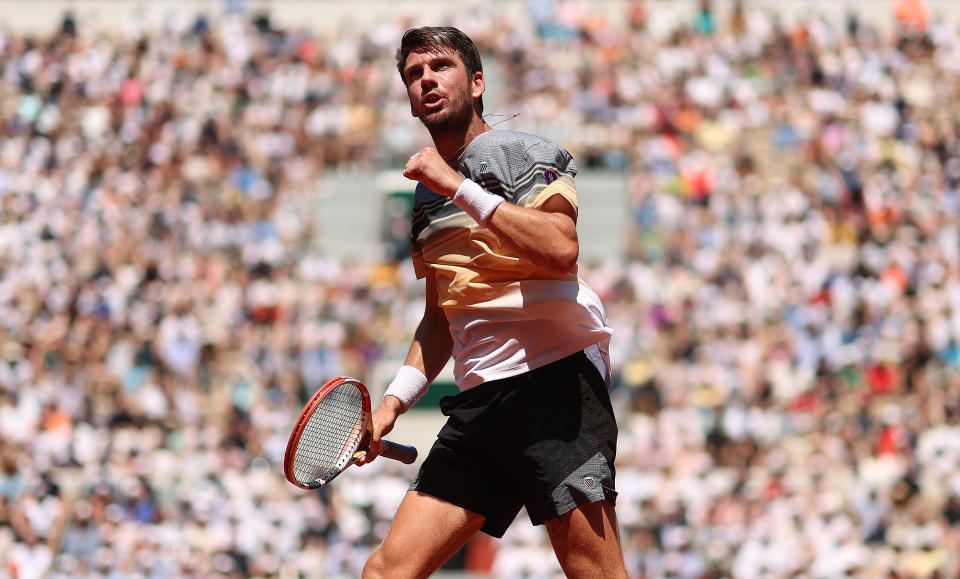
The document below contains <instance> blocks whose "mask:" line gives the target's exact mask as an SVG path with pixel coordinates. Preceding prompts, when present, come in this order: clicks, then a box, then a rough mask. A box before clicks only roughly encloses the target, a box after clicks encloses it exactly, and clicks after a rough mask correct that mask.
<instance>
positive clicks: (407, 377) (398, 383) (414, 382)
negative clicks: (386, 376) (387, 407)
mask: <svg viewBox="0 0 960 579" xmlns="http://www.w3.org/2000/svg"><path fill="white" fill-rule="evenodd" d="M427 384H428V380H427V377H426V376H424V375H423V372H421V371H420V370H418V369H416V368H414V367H413V366H407V365H403V366H400V369H399V370H397V375H396V376H395V377H394V379H393V382H391V383H390V385H389V386H387V391H386V392H384V394H383V396H384V398H386V397H387V396H393V397H394V398H396V399H397V400H399V401H400V404H402V405H403V411H404V412H406V411H407V410H409V409H410V407H411V406H413V405H414V404H415V403H416V402H417V400H420V397H421V396H423V395H424V394H425V393H426V391H427Z"/></svg>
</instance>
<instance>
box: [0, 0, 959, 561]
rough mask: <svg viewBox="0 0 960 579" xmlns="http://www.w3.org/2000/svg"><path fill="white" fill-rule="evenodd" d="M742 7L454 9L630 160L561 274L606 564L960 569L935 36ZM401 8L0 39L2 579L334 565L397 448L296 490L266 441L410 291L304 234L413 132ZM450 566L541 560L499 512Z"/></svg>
mask: <svg viewBox="0 0 960 579" xmlns="http://www.w3.org/2000/svg"><path fill="white" fill-rule="evenodd" d="M732 4H733V7H732V8H731V9H730V10H728V11H726V12H725V13H724V15H723V18H721V17H720V15H719V14H718V13H717V12H715V11H714V9H713V7H712V4H711V3H710V2H708V1H704V2H702V3H701V4H700V7H699V9H698V10H696V11H695V14H694V18H692V19H689V20H687V21H682V22H676V23H673V24H671V25H670V26H664V25H663V21H661V20H657V19H656V18H654V16H655V15H656V14H655V12H656V10H657V6H656V3H646V2H625V3H623V4H622V8H623V13H622V14H617V15H614V16H610V15H609V14H606V15H601V14H598V13H594V12H591V11H590V10H589V6H590V5H589V4H587V3H574V2H551V1H549V0H531V1H530V2H528V5H527V8H528V9H529V14H530V23H531V25H530V26H526V25H521V23H519V22H516V21H511V20H509V19H507V18H504V17H502V16H500V15H498V14H497V13H496V12H494V11H484V10H481V9H478V10H475V11H470V12H467V11H465V12H464V13H463V14H462V15H460V16H455V17H453V18H452V21H451V22H450V23H451V24H454V25H456V26H458V27H460V28H462V29H463V30H465V31H466V32H468V33H469V34H471V36H473V37H474V38H475V39H476V40H477V41H478V43H479V44H480V45H481V46H482V48H483V50H484V53H485V54H486V57H485V58H486V59H487V60H486V62H487V63H489V64H488V66H492V67H496V68H498V69H499V70H500V71H501V73H502V74H501V78H503V79H505V80H509V83H510V84H509V85H508V86H505V87H501V90H502V98H503V107H504V109H503V111H493V112H495V113H499V112H503V113H509V114H513V113H515V112H519V113H521V114H520V116H519V117H517V118H516V119H515V120H511V122H510V124H508V125H504V126H509V127H510V128H513V129H519V130H529V131H533V132H537V133H540V134H543V135H545V136H548V137H550V138H552V139H554V140H556V141H558V142H559V143H561V144H563V145H565V146H566V147H568V148H569V149H570V150H571V151H572V152H573V153H574V155H575V157H576V158H577V160H578V163H579V164H580V165H581V167H585V168H591V167H601V168H605V169H611V170H620V171H624V172H625V173H626V175H627V176H628V179H629V183H630V187H629V196H628V199H627V203H628V207H627V210H628V211H630V213H631V216H632V218H633V219H632V224H633V227H632V229H631V232H630V235H631V237H630V243H629V252H628V255H623V256H619V255H612V256H610V259H609V260H606V261H598V262H596V263H584V264H582V269H581V275H582V276H583V277H584V278H585V279H587V281H588V282H589V283H590V284H591V285H592V286H593V287H594V288H595V289H597V291H598V292H599V293H600V294H601V297H602V298H603V299H604V302H605V304H606V306H607V310H608V314H609V317H610V320H611V325H613V326H614V329H615V331H616V333H615V336H614V340H613V348H614V351H613V357H614V364H615V371H616V372H615V374H616V376H615V385H614V390H613V396H614V399H615V404H616V405H617V407H618V410H619V420H620V423H621V437H620V452H619V455H618V463H619V466H618V481H617V482H618V485H617V486H618V490H619V492H620V495H619V499H618V512H619V516H620V522H621V531H622V536H623V541H624V550H625V554H626V558H627V563H628V568H629V570H630V572H631V574H632V575H633V576H634V577H637V578H645V579H646V578H655V577H682V578H714V579H717V578H720V577H736V578H747V579H749V578H752V577H797V578H799V577H808V578H831V577H842V576H861V577H880V576H884V577H897V578H913V577H918V578H927V577H929V578H933V577H940V578H947V577H957V576H960V556H958V553H960V371H958V369H960V221H958V217H957V215H958V210H960V192H958V189H960V108H958V104H957V103H960V27H958V23H956V22H950V21H948V20H944V19H937V18H935V15H933V14H930V11H929V10H928V9H927V8H926V7H925V4H924V3H923V2H921V1H919V0H902V1H901V0H898V1H897V2H895V3H893V10H891V9H890V5H889V4H886V3H884V8H883V9H884V10H887V11H888V12H889V14H890V19H891V21H892V22H893V25H892V26H891V27H890V29H889V30H887V29H878V28H875V27H873V26H871V25H868V24H866V23H865V22H862V21H861V20H860V19H858V17H857V16H856V15H855V14H851V15H850V16H849V17H848V18H847V19H846V20H845V21H843V22H835V21H828V20H826V19H824V18H822V17H819V16H817V15H815V14H812V15H808V16H805V17H803V18H800V19H798V20H796V21H791V22H785V21H783V19H781V18H780V17H779V15H778V14H777V13H776V12H775V11H772V10H771V7H770V5H768V4H764V7H763V8H752V7H749V6H744V5H743V4H742V3H740V2H733V3H732ZM411 24H412V22H410V21H406V20H398V21H389V20H388V21H384V22H381V23H379V24H377V25H375V26H372V27H370V28H368V29H359V30H358V29H354V28H350V27H346V28H341V29H339V30H337V31H336V32H330V33H319V32H306V31H300V30H296V29H280V28H278V27H277V26H276V25H275V24H272V23H271V21H270V19H269V18H268V17H266V16H259V17H254V18H251V17H250V15H247V14H234V15H232V16H228V17H224V18H222V19H217V20H208V19H204V18H199V19H197V20H196V21H193V22H191V23H189V25H187V26H183V27H177V26H173V25H167V26H163V27H159V28H157V29H150V30H146V29H144V30H138V29H135V28H131V29H130V30H127V31H125V32H123V33H107V32H105V31H98V30H96V29H95V28H94V27H93V26H92V25H90V26H88V25H87V24H86V23H82V22H77V21H76V20H74V19H72V18H69V17H68V18H65V19H64V22H63V25H62V27H61V29H60V31H59V32H58V33H56V34H52V35H48V36H42V37H41V36H29V35H24V34H21V33H18V32H15V31H11V30H0V135H2V139H0V563H2V565H0V577H16V578H18V579H26V578H33V577H44V576H51V577H74V576H82V577H111V578H113V577H133V576H137V577H151V578H166V577H275V576H279V577H355V576H358V575H359V571H360V568H361V567H362V564H363V562H364V560H365V558H366V555H367V554H368V553H369V551H370V550H371V549H372V548H373V546H375V545H376V543H377V542H378V541H379V539H380V538H381V537H382V536H383V535H384V533H385V529H386V527H387V525H388V524H389V521H390V519H391V518H392V515H393V513H394V511H395V508H396V505H397V504H398V503H399V501H400V499H401V497H402V495H403V493H404V491H405V489H406V486H407V483H408V482H409V480H410V478H411V477H412V475H413V472H412V471H411V470H410V469H409V468H407V467H402V466H399V465H397V464H391V463H390V461H386V460H379V461H376V462H375V463H373V464H372V465H369V466H367V467H364V468H362V469H353V470H352V471H351V472H349V473H347V474H345V475H344V477H348V476H349V481H350V482H349V484H339V485H338V484H334V485H332V486H331V487H330V488H329V489H325V490H323V491H319V492H316V491H315V492H302V491H298V490H296V489H294V488H293V487H292V486H291V485H289V484H288V483H287V482H286V481H285V480H284V479H283V476H282V473H281V469H282V456H283V451H284V447H285V444H286V438H287V434H288V433H289V429H290V427H291V425H292V423H293V421H294V419H295V418H296V415H297V413H298V412H299V409H300V407H301V405H302V403H303V402H304V401H305V399H306V398H307V397H308V396H309V395H310V394H311V393H312V392H313V391H315V390H316V388H317V387H318V386H319V385H320V384H322V383H323V382H324V381H325V380H326V379H327V378H329V377H332V376H336V375H343V374H346V375H352V376H357V377H361V378H365V377H368V376H370V375H371V374H372V373H373V368H374V367H375V366H376V365H377V364H379V363H383V362H390V361H392V360H396V361H398V362H399V360H400V359H401V358H400V357H401V356H402V353H403V350H404V349H405V347H406V344H407V343H408V340H409V337H410V335H411V332H412V330H413V327H414V325H415V323H416V321H417V320H418V319H419V316H420V313H421V312H422V294H423V288H422V285H421V284H420V283H419V282H417V281H416V280H415V279H414V275H413V272H412V271H411V268H410V266H409V264H408V263H406V262H405V261H400V262H398V263H390V262H384V263H357V262H351V261H341V260H337V259H334V258H331V257H329V256H326V255H325V254H324V253H323V251H322V248H319V247H318V246H317V244H316V224H315V221H314V219H313V215H314V211H315V208H314V206H313V204H312V199H313V196H314V195H315V194H316V190H317V189H318V187H321V184H322V182H323V179H324V175H325V173H326V172H328V171H330V170H352V171H369V170H373V169H378V168H384V167H390V166H396V164H397V162H399V161H401V160H402V159H404V158H406V156H408V155H409V153H410V151H411V150H415V148H416V147H418V146H420V145H421V144H422V143H423V142H424V138H425V135H424V134H423V132H422V131H419V130H418V129H417V127H416V125H415V124H412V123H411V122H410V119H409V112H408V110H409V109H408V105H407V103H406V100H405V94H404V92H403V88H402V86H401V84H400V82H399V78H398V76H397V74H396V71H395V69H394V65H393V61H392V53H393V50H394V48H395V45H396V43H397V41H398V38H399V37H400V35H401V34H402V31H403V30H404V29H405V28H406V27H408V26H409V25H411ZM496 120H497V119H493V120H491V123H492V122H496ZM581 195H582V196H583V204H584V206H585V207H589V203H590V202H589V191H581ZM451 567H461V568H466V569H468V570H470V571H473V572H483V573H492V574H494V575H496V576H502V577H520V576H529V577H554V576H558V574H559V568H558V567H557V565H556V562H555V560H554V558H553V555H552V553H551V551H550V548H549V545H548V543H547V541H546V536H545V534H544V533H543V532H542V528H533V527H531V526H530V525H529V523H528V521H527V520H526V519H525V517H524V516H521V517H519V518H518V522H517V524H515V525H514V526H513V527H511V529H510V530H509V531H508V533H507V535H506V536H505V537H504V539H503V540H502V541H499V542H496V543H491V542H490V541H487V540H485V539H483V538H479V539H477V540H476V541H474V542H472V543H471V544H469V545H468V547H467V549H465V551H464V552H463V553H461V554H459V555H458V557H457V558H456V560H455V561H453V562H452V563H451Z"/></svg>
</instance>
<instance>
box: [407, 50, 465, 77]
mask: <svg viewBox="0 0 960 579" xmlns="http://www.w3.org/2000/svg"><path fill="white" fill-rule="evenodd" d="M410 54H414V53H413V52H411V53H410ZM417 54H428V55H430V59H429V60H428V61H427V62H428V63H434V62H436V61H438V60H446V61H448V62H453V60H454V59H453V54H451V53H450V52H449V51H447V50H445V51H443V52H435V51H424V52H419V53H417ZM418 68H423V65H422V64H411V65H409V66H405V67H404V68H403V78H404V79H406V78H407V73H409V72H410V71H412V70H416V69H418Z"/></svg>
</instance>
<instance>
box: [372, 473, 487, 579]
mask: <svg viewBox="0 0 960 579" xmlns="http://www.w3.org/2000/svg"><path fill="white" fill-rule="evenodd" d="M485 520H486V519H485V518H484V517H483V516H482V515H478V514H476V513H474V512H471V511H468V510H466V509H464V508H463V507H458V506H457V505H454V504H453V503H448V502H447V501H444V500H442V499H438V498H436V497H433V496H430V495H427V494H424V493H420V492H417V491H408V492H407V494H406V495H405V496H404V497H403V502H401V503H400V508H399V509H398V510H397V515H396V517H394V519H393V524H392V525H391V526H390V530H389V531H388V532H387V536H386V538H385V539H384V540H383V543H381V544H380V546H379V547H378V548H377V550H376V551H374V552H373V554H372V555H370V559H368V560H367V564H366V566H364V568H363V577H364V578H365V579H373V578H375V577H391V578H394V577H395V578H407V577H410V578H413V577H429V576H430V574H432V573H433V572H434V571H436V570H437V569H439V568H440V565H442V564H443V563H444V562H445V561H446V560H447V559H449V558H450V557H451V556H452V555H453V554H454V553H456V552H457V550H459V549H460V547H462V546H463V545H464V544H466V542H467V541H468V540H469V539H470V537H472V536H473V535H474V534H476V532H477V531H479V530H480V528H481V527H482V526H483V523H484V521H485Z"/></svg>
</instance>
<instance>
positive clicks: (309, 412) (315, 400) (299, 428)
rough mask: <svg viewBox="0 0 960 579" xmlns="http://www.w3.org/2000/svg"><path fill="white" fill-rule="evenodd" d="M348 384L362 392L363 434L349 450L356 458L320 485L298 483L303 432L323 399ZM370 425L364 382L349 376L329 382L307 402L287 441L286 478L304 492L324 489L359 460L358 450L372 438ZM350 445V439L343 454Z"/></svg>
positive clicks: (284, 470)
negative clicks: (297, 465)
mask: <svg viewBox="0 0 960 579" xmlns="http://www.w3.org/2000/svg"><path fill="white" fill-rule="evenodd" d="M347 382H350V383H353V384H355V385H356V386H357V388H358V389H359V390H360V396H361V402H360V405H361V411H362V419H361V422H360V425H359V426H360V428H361V429H362V432H361V433H360V436H359V437H357V438H356V441H357V442H356V446H354V447H353V449H351V450H349V453H350V454H352V455H354V456H352V457H351V458H350V460H348V461H347V464H346V465H344V467H343V468H342V469H340V472H338V473H337V474H335V475H333V476H332V477H330V478H329V479H327V480H326V481H323V482H322V483H320V484H318V485H312V486H311V485H305V484H303V483H301V482H300V481H298V480H297V478H296V477H295V476H294V457H295V456H296V449H297V446H298V445H299V444H300V437H301V436H302V435H303V431H304V430H305V427H306V424H307V422H308V421H309V420H310V417H311V416H313V412H314V410H316V408H317V406H319V405H320V402H321V401H323V399H324V398H326V397H327V394H329V393H330V392H331V391H333V390H334V389H335V388H338V387H339V386H341V385H343V384H344V383H347ZM369 423H370V393H369V392H367V387H366V385H364V383H363V382H361V381H360V380H357V379H356V378H350V377H347V376H339V377H337V378H334V379H332V380H330V381H328V382H327V383H326V384H324V385H323V386H321V387H320V388H319V389H318V390H317V391H316V392H314V393H313V396H311V397H310V401H309V402H307V404H306V406H304V407H303V410H301V411H300V416H299V417H298V418H297V422H296V424H295V425H294V427H293V431H292V432H291V433H290V439H289V440H288V441H287V450H286V452H285V453H284V456H283V474H284V476H286V477H287V480H288V481H290V484H292V485H294V486H296V487H298V488H301V489H304V490H313V489H318V488H320V487H323V486H325V485H327V484H329V483H330V481H332V480H333V479H335V478H336V477H337V476H339V475H340V473H342V472H343V471H345V470H346V469H347V467H349V466H350V465H351V464H353V462H354V461H355V460H356V458H357V457H356V454H357V449H360V448H363V447H364V446H365V444H367V443H368V441H369V438H370V432H369V429H368V426H369ZM350 443H351V440H350V439H349V438H348V439H347V441H346V442H345V443H344V447H343V450H342V451H341V453H343V452H347V450H348V448H349V445H350Z"/></svg>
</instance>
